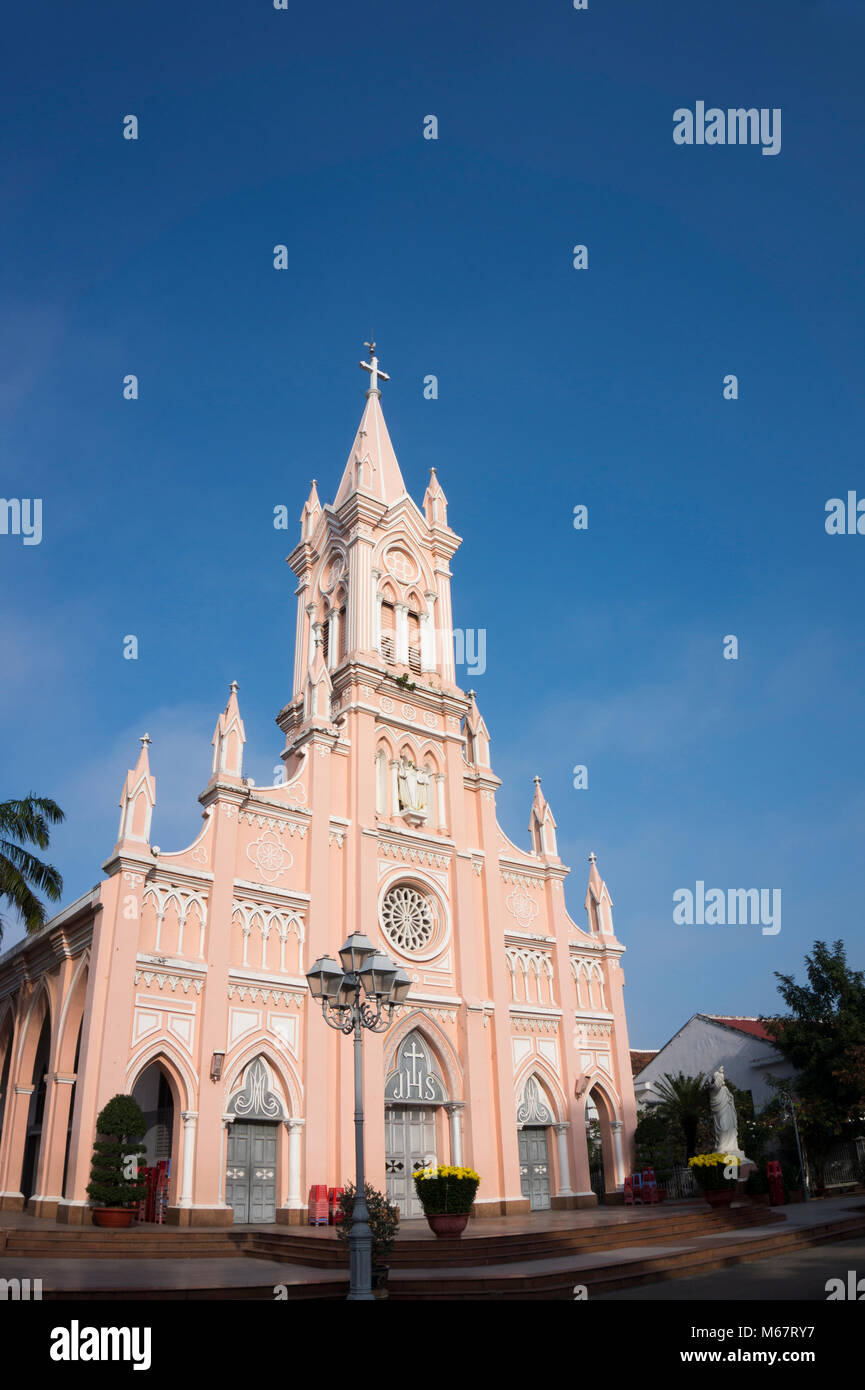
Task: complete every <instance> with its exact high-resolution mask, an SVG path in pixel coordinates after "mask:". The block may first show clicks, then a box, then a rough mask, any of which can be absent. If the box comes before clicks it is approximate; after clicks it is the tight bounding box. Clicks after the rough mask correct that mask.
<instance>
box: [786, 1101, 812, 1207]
mask: <svg viewBox="0 0 865 1390" xmlns="http://www.w3.org/2000/svg"><path fill="white" fill-rule="evenodd" d="M781 1094H782V1095H783V1097H784V1099H785V1101H786V1102H787V1105H788V1106H789V1108H790V1119H791V1120H792V1121H793V1133H794V1135H795V1136H796V1152H797V1154H798V1155H799V1172H800V1173H801V1175H802V1196H803V1198H804V1200H805V1201H806V1202H810V1200H811V1193H810V1192H809V1191H808V1174H807V1172H806V1171H805V1159H804V1157H803V1154H802V1141H801V1139H800V1138H799V1125H798V1123H797V1121H796V1103H795V1101H794V1099H793V1092H792V1091H782V1093H781Z"/></svg>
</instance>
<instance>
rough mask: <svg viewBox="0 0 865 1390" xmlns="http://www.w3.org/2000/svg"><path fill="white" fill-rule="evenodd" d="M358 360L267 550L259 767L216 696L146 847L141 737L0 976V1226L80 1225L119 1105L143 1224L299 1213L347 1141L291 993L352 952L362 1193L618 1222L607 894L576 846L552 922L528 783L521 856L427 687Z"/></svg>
mask: <svg viewBox="0 0 865 1390" xmlns="http://www.w3.org/2000/svg"><path fill="white" fill-rule="evenodd" d="M361 365H363V366H365V367H366V369H367V370H368V371H369V372H370V386H369V390H368V391H367V393H366V406H365V409H364V412H363V416H362V419H361V422H360V426H359V428H358V431H357V435H356V437H355V440H354V443H353V445H352V447H351V451H350V453H349V457H348V462H347V464H346V467H345V471H344V473H343V475H342V480H341V482H340V484H339V487H338V489H337V492H336V496H335V499H334V501H333V503H332V504H326V505H324V506H322V504H321V502H320V501H319V497H318V493H317V491H316V486H315V483H313V485H312V489H311V492H310V494H309V497H308V498H307V501H306V503H305V505H304V507H303V512H302V515H301V534H300V539H299V541H298V543H297V545H296V546H295V548H294V550H293V551H292V553H291V555H290V556H289V557H288V563H289V564H290V566H291V568H292V570H293V572H294V574H295V576H296V577H297V588H296V590H295V592H296V595H297V636H296V649H295V661H294V688H293V693H292V695H291V699H290V700H289V701H288V703H287V704H286V705H284V707H283V708H282V709H281V710H280V712H279V714H278V715H277V723H278V725H279V727H280V729H281V730H282V731H283V733H284V735H285V748H284V751H283V753H282V760H283V763H284V771H282V772H281V774H280V776H279V777H278V778H277V780H276V782H275V784H274V785H273V786H269V787H257V786H255V785H254V784H253V782H252V780H251V779H249V778H245V777H244V775H243V749H244V742H245V734H244V727H243V721H242V719H241V715H240V709H239V705H238V699H237V687H236V685H234V684H233V685H232V687H231V693H230V695H229V699H228V703H227V705H226V707H225V710H224V712H223V713H222V714H220V716H219V719H218V721H217V724H216V731H215V733H214V736H213V763H212V770H211V775H210V780H209V782H208V783H207V786H206V787H205V789H204V791H203V792H202V794H201V796H200V797H199V801H200V803H201V807H202V813H201V821H200V826H199V828H198V829H197V830H196V829H195V817H194V816H193V815H192V813H191V809H190V834H191V837H192V839H191V843H190V844H189V845H188V846H187V848H185V849H181V850H172V851H165V850H162V849H161V848H159V847H158V845H156V844H154V843H153V838H152V828H151V822H152V817H153V812H154V807H155V805H156V779H155V777H154V776H153V774H152V772H151V770H150V760H149V751H148V744H149V742H150V740H149V738H148V737H147V736H146V735H145V736H144V738H143V739H142V740H141V742H142V748H141V752H140V754H139V757H138V761H137V763H136V766H135V768H134V770H133V771H131V772H129V774H128V776H127V778H126V783H125V785H124V788H123V794H122V797H121V801H120V808H121V810H120V828H119V835H118V840H117V843H116V845H115V846H114V849H113V851H112V853H111V855H110V856H109V858H108V860H107V862H106V863H105V865H104V872H105V877H104V878H103V879H102V881H101V882H100V883H99V884H98V886H97V887H96V888H94V889H93V891H92V892H89V893H87V894H85V895H84V897H82V898H79V900H78V901H77V902H74V903H72V904H71V906H69V907H67V908H66V909H65V910H64V911H62V912H60V913H59V914H58V915H57V916H55V917H54V918H53V919H52V920H51V921H50V922H49V923H48V925H47V926H46V928H45V930H44V931H43V932H42V933H41V934H40V935H38V936H36V937H33V938H30V939H28V940H26V941H24V942H22V943H21V944H19V945H18V946H16V947H14V948H13V949H12V950H10V951H8V952H7V953H6V954H5V955H4V956H2V957H0V1125H2V1129H0V1206H2V1207H3V1208H6V1209H13V1210H16V1209H22V1208H26V1210H27V1211H29V1212H31V1213H34V1214H36V1215H42V1216H46V1217H56V1218H57V1219H58V1220H60V1221H64V1222H69V1223H82V1222H85V1221H89V1220H90V1212H89V1209H88V1200H87V1195H86V1191H85V1189H86V1184H87V1182H88V1180H89V1170H90V1158H91V1153H92V1144H93V1138H94V1129H95V1121H96V1116H97V1114H98V1112H99V1110H100V1109H101V1107H102V1106H103V1105H104V1104H105V1102H106V1101H107V1100H108V1099H109V1098H110V1097H111V1096H113V1095H115V1094H116V1093H117V1092H130V1093H132V1094H133V1095H134V1096H135V1097H136V1098H137V1100H138V1101H139V1103H140V1105H141V1107H142V1109H143V1110H144V1112H145V1115H146V1117H147V1121H148V1126H149V1128H148V1134H147V1147H148V1160H147V1161H148V1162H150V1163H153V1162H155V1161H156V1160H157V1159H160V1158H164V1159H169V1160H170V1179H169V1189H168V1207H167V1216H166V1219H167V1220H168V1221H170V1222H173V1223H175V1224H178V1225H189V1226H213V1225H230V1224H232V1223H234V1222H236V1223H239V1224H240V1223H249V1222H274V1221H276V1222H289V1223H295V1222H303V1221H305V1220H306V1212H307V1193H308V1191H309V1187H310V1185H311V1184H314V1183H326V1184H327V1185H328V1186H338V1185H341V1184H342V1183H343V1182H345V1181H346V1180H347V1179H352V1178H353V1175H354V1150H353V1123H352V1117H353V1098H352V1048H351V1044H350V1042H349V1041H348V1040H346V1039H345V1038H343V1037H342V1036H341V1035H339V1034H337V1033H335V1032H334V1031H333V1030H331V1029H330V1028H328V1027H327V1026H326V1024H325V1022H324V1020H323V1019H322V1016H321V1011H320V1008H319V1006H318V1005H317V1004H314V1003H313V1001H312V1000H311V999H310V997H309V992H308V989H307V983H306V979H305V976H304V971H305V970H307V969H309V966H310V964H311V963H312V961H313V960H315V959H316V958H317V957H319V956H323V955H331V956H333V955H336V953H337V951H338V949H339V947H340V946H341V945H342V942H343V941H344V939H345V937H346V936H347V935H348V934H349V933H351V932H354V931H360V932H364V933H365V934H366V935H367V936H369V937H370V939H371V940H372V941H373V942H375V943H376V945H378V946H380V947H381V948H382V949H383V950H384V951H386V952H387V953H388V954H389V955H391V956H392V958H393V959H394V960H395V961H396V962H397V964H399V965H400V966H402V967H403V968H404V969H405V970H406V971H407V972H408V973H409V975H410V977H411V980H412V987H411V991H410V993H409V995H408V998H407V1001H406V1003H405V1004H404V1005H403V1006H401V1007H399V1008H398V1009H397V1011H396V1013H395V1018H394V1023H393V1025H392V1027H391V1028H390V1030H389V1031H388V1032H387V1033H384V1034H381V1035H373V1034H368V1035H367V1036H366V1038H365V1040H364V1046H365V1109H366V1144H367V1175H368V1180H369V1181H371V1182H372V1183H373V1184H374V1185H375V1186H377V1187H379V1188H382V1189H385V1188H386V1190H387V1192H388V1193H389V1194H390V1196H391V1197H392V1198H393V1200H395V1201H396V1202H397V1203H398V1204H399V1206H400V1209H401V1213H402V1216H403V1218H404V1219H409V1218H412V1217H416V1216H418V1215H419V1214H420V1212H419V1208H418V1205H417V1203H416V1199H415V1196H414V1190H413V1182H412V1173H413V1171H414V1170H416V1169H417V1168H418V1167H420V1166H422V1165H425V1164H426V1163H428V1162H429V1161H431V1160H435V1161H438V1162H443V1163H447V1162H450V1163H457V1164H459V1163H467V1164H470V1165H471V1166H472V1167H474V1168H476V1169H477V1170H478V1171H479V1172H480V1174H481V1175H482V1185H481V1188H480V1190H479V1193H478V1203H477V1215H478V1216H487V1215H499V1214H502V1213H524V1212H529V1211H541V1210H544V1209H547V1208H550V1207H559V1208H568V1207H583V1206H591V1205H594V1204H595V1203H596V1202H597V1201H598V1199H599V1196H600V1199H601V1200H606V1201H616V1200H621V1194H622V1189H623V1180H624V1177H625V1174H626V1172H627V1171H629V1169H630V1166H631V1163H632V1144H633V1132H634V1126H635V1121H636V1111H635V1102H634V1089H633V1083H632V1079H631V1067H630V1059H629V1050H628V1035H627V1028H626V1022H625V1008H624V1001H623V986H624V976H623V972H622V965H621V957H622V954H623V951H624V947H623V946H622V945H621V943H620V942H619V941H618V940H617V938H616V935H615V931H614V928H613V918H612V903H611V899H610V895H609V893H608V891H607V887H606V884H605V883H604V881H603V880H602V878H601V876H600V874H599V872H598V868H597V865H596V863H595V857H594V855H590V856H589V859H590V861H591V862H590V869H589V876H588V889H587V892H586V897H585V911H586V914H587V920H586V922H585V924H584V925H583V926H580V925H578V924H577V923H576V922H574V921H572V919H571V918H570V917H569V915H568V911H567V908H566V906H565V893H564V883H565V879H566V878H567V876H568V873H569V870H568V868H567V867H566V866H565V865H564V864H563V863H562V861H561V859H560V858H559V854H558V850H557V846H556V823H555V820H554V819H553V814H552V811H551V810H550V807H549V805H548V804H547V801H546V799H545V797H544V794H543V791H542V789H541V782H540V778H538V777H536V778H535V788H534V798H533V800H532V803H531V811H530V824H529V835H530V839H529V842H528V846H527V847H526V848H521V847H519V846H518V845H516V844H514V843H513V842H512V841H511V840H510V839H508V837H507V836H506V835H505V833H504V832H503V830H502V829H501V828H500V826H499V824H498V821H497V819H496V792H497V789H498V787H499V785H500V781H499V778H497V777H496V775H495V773H494V771H493V768H492V764H491V759H490V736H489V733H488V731H487V727H486V724H485V723H484V720H483V717H482V716H481V714H480V712H479V710H478V707H477V704H476V701H475V697H474V692H473V691H468V692H465V691H463V690H461V689H460V687H459V686H458V685H457V683H456V672H455V663H454V642H453V631H452V618H451V568H450V564H451V560H452V557H453V556H454V554H455V552H456V550H457V548H458V547H459V545H460V543H461V542H460V537H459V536H458V535H456V533H455V532H454V531H453V530H451V527H450V525H449V524H448V517H447V501H446V498H445V495H444V492H443V491H442V487H441V484H440V483H439V481H438V479H437V477H436V475H435V470H433V472H432V475H431V477H430V482H429V486H428V488H427V490H426V494H425V496H424V499H423V506H422V508H419V507H418V506H417V504H416V503H415V502H414V501H413V499H412V498H411V497H409V495H408V493H407V492H406V488H405V484H404V482H403V479H402V475H401V473H400V468H399V464H398V463H397V459H396V455H395V453H394V450H393V446H392V444H391V440H390V437H389V435H388V431H387V426H386V425H385V421H384V416H383V414H382V408H381V391H380V385H379V383H380V381H381V380H382V379H384V380H387V378H386V377H385V376H384V373H382V372H380V371H379V369H378V362H377V359H376V357H375V345H374V344H372V345H370V362H369V363H364V364H361ZM589 1120H591V1121H592V1122H593V1123H592V1125H591V1126H590V1129H589V1131H587V1121H589ZM597 1136H599V1138H600V1144H599V1145H598V1144H597V1143H596V1142H595V1141H596V1139H597ZM593 1153H594V1154H595V1155H596V1157H595V1158H594V1159H593V1158H592V1154H593Z"/></svg>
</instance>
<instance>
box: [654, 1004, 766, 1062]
mask: <svg viewBox="0 0 865 1390" xmlns="http://www.w3.org/2000/svg"><path fill="white" fill-rule="evenodd" d="M704 1017H705V1018H710V1019H711V1020H712V1022H713V1023H723V1024H724V1025H725V1026H726V1027H727V1028H735V1029H736V1030H737V1032H739V1033H750V1034H751V1037H752V1038H762V1040H763V1041H764V1042H774V1041H775V1039H774V1038H773V1037H772V1035H771V1033H767V1032H766V1029H765V1028H764V1027H763V1024H762V1023H761V1022H760V1020H759V1018H722V1017H721V1015H720V1014H705V1015H704ZM644 1065H645V1064H644Z"/></svg>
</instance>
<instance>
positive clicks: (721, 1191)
mask: <svg viewBox="0 0 865 1390" xmlns="http://www.w3.org/2000/svg"><path fill="white" fill-rule="evenodd" d="M703 1196H704V1197H705V1199H706V1201H707V1202H708V1203H709V1206H710V1207H711V1208H712V1210H713V1211H714V1210H715V1209H716V1208H717V1207H728V1206H729V1205H730V1203H731V1202H732V1200H733V1187H732V1185H730V1186H728V1187H706V1188H704V1189H703Z"/></svg>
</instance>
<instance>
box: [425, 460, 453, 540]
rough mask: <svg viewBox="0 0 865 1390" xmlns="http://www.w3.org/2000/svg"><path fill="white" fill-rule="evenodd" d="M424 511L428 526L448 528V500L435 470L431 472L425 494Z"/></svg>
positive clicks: (432, 469)
mask: <svg viewBox="0 0 865 1390" xmlns="http://www.w3.org/2000/svg"><path fill="white" fill-rule="evenodd" d="M423 509H424V515H425V516H426V519H427V525H428V526H447V524H448V499H447V498H446V497H445V495H444V490H443V488H442V485H441V483H440V482H439V480H438V476H437V474H436V471H435V469H434V468H431V469H430V471H429V483H428V484H427V490H426V492H425V493H424V499H423Z"/></svg>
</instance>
